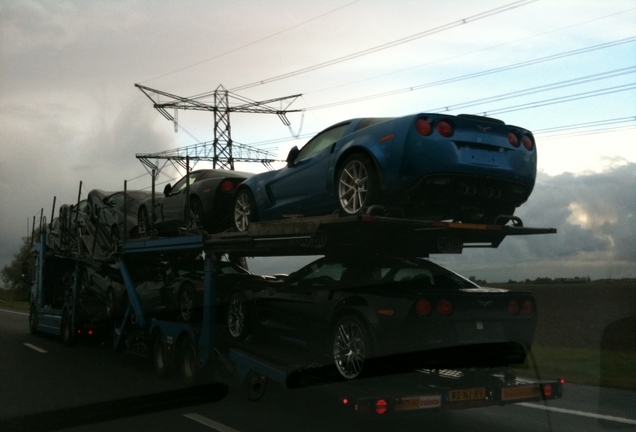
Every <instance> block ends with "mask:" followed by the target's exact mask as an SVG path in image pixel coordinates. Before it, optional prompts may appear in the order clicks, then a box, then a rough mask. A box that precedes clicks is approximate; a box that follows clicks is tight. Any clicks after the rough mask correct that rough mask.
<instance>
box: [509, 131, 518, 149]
mask: <svg viewBox="0 0 636 432" xmlns="http://www.w3.org/2000/svg"><path fill="white" fill-rule="evenodd" d="M508 142H509V143H510V145H511V146H513V147H519V138H517V134H516V133H514V132H508Z"/></svg>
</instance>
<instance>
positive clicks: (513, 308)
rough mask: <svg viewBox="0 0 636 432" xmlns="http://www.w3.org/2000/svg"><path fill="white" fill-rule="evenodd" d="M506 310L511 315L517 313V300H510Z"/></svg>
mask: <svg viewBox="0 0 636 432" xmlns="http://www.w3.org/2000/svg"><path fill="white" fill-rule="evenodd" d="M508 312H510V313H511V314H513V315H519V303H518V302H517V300H510V303H508Z"/></svg>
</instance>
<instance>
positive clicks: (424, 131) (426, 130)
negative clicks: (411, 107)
mask: <svg viewBox="0 0 636 432" xmlns="http://www.w3.org/2000/svg"><path fill="white" fill-rule="evenodd" d="M415 130H416V131H417V132H418V133H419V134H420V135H424V136H426V135H430V134H431V132H432V131H433V128H432V127H431V119H429V118H419V119H417V120H416V121H415Z"/></svg>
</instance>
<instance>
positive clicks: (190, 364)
mask: <svg viewBox="0 0 636 432" xmlns="http://www.w3.org/2000/svg"><path fill="white" fill-rule="evenodd" d="M197 358H198V356H197V347H196V345H195V344H194V341H193V340H192V338H191V337H190V336H186V338H185V340H184V341H183V343H182V344H181V349H180V350H179V369H180V370H181V378H183V382H184V383H185V384H186V385H188V386H194V385H196V384H198V382H199V380H200V378H201V369H199V366H198V365H197Z"/></svg>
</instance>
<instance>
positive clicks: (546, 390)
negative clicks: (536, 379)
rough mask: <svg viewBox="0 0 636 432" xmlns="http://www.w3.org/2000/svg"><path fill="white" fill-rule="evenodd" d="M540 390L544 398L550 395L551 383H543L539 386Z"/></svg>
mask: <svg viewBox="0 0 636 432" xmlns="http://www.w3.org/2000/svg"><path fill="white" fill-rule="evenodd" d="M541 392H542V393H543V397H544V398H546V399H547V398H549V397H550V396H552V385H551V384H543V385H542V386H541Z"/></svg>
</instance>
